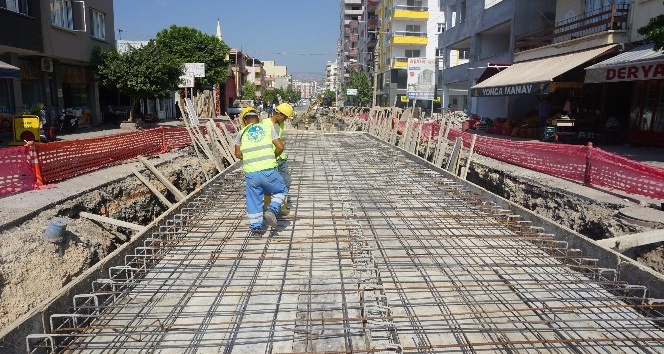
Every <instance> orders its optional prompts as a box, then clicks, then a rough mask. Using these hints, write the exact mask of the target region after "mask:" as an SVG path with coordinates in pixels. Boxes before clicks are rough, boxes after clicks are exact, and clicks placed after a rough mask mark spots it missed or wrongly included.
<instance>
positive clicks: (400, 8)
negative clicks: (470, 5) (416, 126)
mask: <svg viewBox="0 0 664 354" xmlns="http://www.w3.org/2000/svg"><path fill="white" fill-rule="evenodd" d="M375 14H376V21H377V23H379V24H380V26H379V30H377V31H376V32H375V33H376V34H377V42H376V48H378V49H377V50H375V52H377V60H378V71H377V88H376V91H377V104H378V105H380V106H394V105H396V106H405V105H407V104H409V102H408V99H407V98H406V81H407V75H408V58H428V59H435V58H436V57H437V56H438V54H439V53H438V51H437V48H438V30H439V29H441V28H440V26H439V24H440V23H442V22H443V21H444V16H443V12H442V11H441V10H440V5H439V1H438V0H406V1H401V0H383V1H380V2H379V4H378V5H377V8H376V11H375ZM417 104H418V105H420V106H422V107H427V106H428V105H430V104H431V102H428V103H427V102H418V103H417Z"/></svg>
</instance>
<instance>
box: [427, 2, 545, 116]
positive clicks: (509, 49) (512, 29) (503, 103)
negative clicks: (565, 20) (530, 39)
mask: <svg viewBox="0 0 664 354" xmlns="http://www.w3.org/2000/svg"><path fill="white" fill-rule="evenodd" d="M441 4H442V9H443V11H444V13H445V21H444V23H445V25H444V26H445V28H444V31H443V32H442V34H441V35H440V36H439V47H440V48H441V50H440V51H441V54H442V60H441V63H442V67H443V71H442V82H441V84H442V86H443V92H442V102H443V107H449V108H451V109H452V110H468V111H469V112H473V113H477V114H479V115H481V116H485V115H492V116H494V117H505V116H507V110H508V102H507V100H506V99H503V98H488V99H484V100H483V102H482V104H481V105H478V104H477V101H476V100H475V99H471V97H472V96H471V91H470V88H471V87H472V86H473V85H475V84H476V83H477V81H478V80H480V78H481V77H482V75H485V76H486V75H488V74H490V73H494V72H497V71H500V70H501V69H502V68H504V67H505V66H507V65H509V64H511V63H512V62H513V60H514V52H515V41H514V37H515V36H519V35H521V34H524V33H530V32H533V31H536V30H538V29H539V28H540V27H542V26H544V25H545V24H547V23H552V22H553V21H554V18H555V8H556V0H529V1H519V0H442V1H441ZM487 69H488V70H487ZM485 71H486V72H487V74H485ZM482 78H483V77H482Z"/></svg>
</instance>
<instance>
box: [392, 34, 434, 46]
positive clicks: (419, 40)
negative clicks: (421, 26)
mask: <svg viewBox="0 0 664 354" xmlns="http://www.w3.org/2000/svg"><path fill="white" fill-rule="evenodd" d="M389 41H390V43H391V44H405V45H427V44H428V43H429V38H428V37H427V33H426V32H413V31H394V32H392V33H390V36H389Z"/></svg>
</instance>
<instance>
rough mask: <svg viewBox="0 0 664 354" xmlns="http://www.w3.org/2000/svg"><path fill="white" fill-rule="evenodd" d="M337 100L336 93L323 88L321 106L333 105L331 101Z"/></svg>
mask: <svg viewBox="0 0 664 354" xmlns="http://www.w3.org/2000/svg"><path fill="white" fill-rule="evenodd" d="M336 101H337V94H336V93H334V91H332V90H325V92H323V97H321V103H322V104H323V106H333V103H336Z"/></svg>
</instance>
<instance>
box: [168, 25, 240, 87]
mask: <svg viewBox="0 0 664 354" xmlns="http://www.w3.org/2000/svg"><path fill="white" fill-rule="evenodd" d="M156 42H157V44H158V45H159V46H160V47H163V48H164V49H165V50H166V51H168V53H169V54H171V55H172V56H174V57H175V58H176V60H178V62H179V63H180V64H184V63H204V64H205V77H201V78H196V85H213V84H216V83H220V82H225V81H226V77H227V75H228V69H229V66H230V63H229V61H228V60H226V58H227V57H228V53H229V52H230V48H229V47H228V46H227V45H226V44H225V43H224V42H223V41H221V40H219V38H217V37H215V36H211V35H209V34H206V33H203V32H201V31H199V30H197V29H194V28H191V27H180V26H176V25H173V26H171V27H169V28H167V29H163V30H161V31H159V33H157V37H156Z"/></svg>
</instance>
